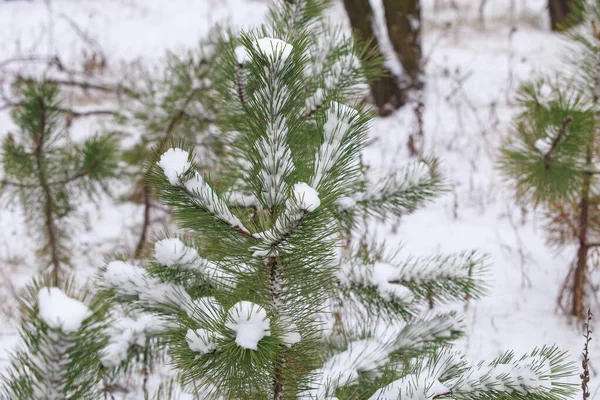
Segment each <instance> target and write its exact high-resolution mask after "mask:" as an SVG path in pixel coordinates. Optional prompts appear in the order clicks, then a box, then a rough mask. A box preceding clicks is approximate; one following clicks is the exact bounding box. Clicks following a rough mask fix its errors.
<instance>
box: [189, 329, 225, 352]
mask: <svg viewBox="0 0 600 400" xmlns="http://www.w3.org/2000/svg"><path fill="white" fill-rule="evenodd" d="M217 338H220V335H219V334H218V333H217V332H213V331H210V330H208V329H203V328H199V329H195V330H193V329H188V331H187V334H186V335H185V340H186V342H187V343H188V346H189V347H190V350H192V351H195V352H197V353H200V354H208V353H212V352H213V351H215V350H216V349H217V345H216V344H215V339H217Z"/></svg>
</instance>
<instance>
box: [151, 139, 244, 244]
mask: <svg viewBox="0 0 600 400" xmlns="http://www.w3.org/2000/svg"><path fill="white" fill-rule="evenodd" d="M157 164H158V166H159V167H160V168H161V169H162V171H163V173H164V176H165V177H166V178H167V180H168V182H169V183H170V185H171V186H173V187H177V188H181V189H183V190H184V191H185V194H186V199H187V201H188V202H189V204H190V205H192V206H195V207H198V208H200V209H201V210H203V211H205V212H207V213H210V214H212V215H213V216H214V217H215V218H217V219H219V220H221V221H222V222H224V223H226V224H229V225H230V226H231V227H232V228H234V229H236V230H239V231H240V232H242V233H244V234H249V231H248V230H247V229H246V228H245V227H244V225H243V224H242V223H241V221H240V220H239V218H237V217H236V216H235V215H233V213H232V212H231V211H230V210H229V207H228V206H227V204H226V203H225V201H224V200H223V199H221V197H219V195H218V194H217V193H216V192H215V191H214V190H213V188H212V187H211V186H210V185H209V184H208V182H206V181H205V180H204V178H203V177H202V176H201V175H200V174H199V173H198V172H197V171H194V172H191V171H190V170H191V167H192V163H191V161H190V154H189V153H188V152H187V151H184V150H182V149H179V148H171V149H169V150H167V151H166V152H165V153H164V154H163V155H162V156H161V157H160V159H159V161H158V163H157ZM190 175H191V176H190Z"/></svg>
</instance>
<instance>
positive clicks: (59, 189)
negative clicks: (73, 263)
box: [0, 82, 118, 285]
mask: <svg viewBox="0 0 600 400" xmlns="http://www.w3.org/2000/svg"><path fill="white" fill-rule="evenodd" d="M21 95H22V99H21V101H19V103H18V104H17V105H16V106H15V108H14V110H13V112H12V117H13V120H14V122H15V123H16V125H17V127H18V129H19V131H18V132H17V133H14V134H13V133H9V135H8V136H7V138H6V139H5V140H4V143H3V145H2V165H3V169H4V175H5V179H3V180H1V181H0V189H2V194H3V195H5V196H10V195H16V196H18V198H19V199H20V201H21V204H22V206H23V209H24V211H25V213H26V215H27V217H28V223H29V225H30V228H31V232H32V233H34V235H35V236H38V237H39V238H40V240H41V242H42V246H41V248H40V250H39V253H40V256H41V258H42V259H43V261H44V262H45V263H46V265H48V266H49V268H50V270H51V276H52V281H53V284H54V285H58V282H59V280H60V277H61V275H62V274H63V273H64V270H65V267H66V266H67V265H69V251H68V247H67V242H68V237H69V234H68V229H67V227H66V226H65V222H64V221H65V218H66V217H68V216H69V214H70V213H72V212H73V209H74V207H75V203H76V202H75V200H74V199H73V195H74V194H77V193H83V194H86V195H92V194H94V193H96V192H98V190H99V189H102V188H103V184H104V182H105V180H106V179H107V178H110V177H112V176H113V174H114V170H115V168H116V160H117V158H118V156H117V146H116V142H115V140H114V139H113V138H112V137H111V136H109V135H103V136H93V137H91V138H89V139H87V140H86V141H85V142H84V143H83V144H81V145H75V144H70V143H69V142H68V141H67V138H66V137H65V129H66V125H65V124H66V121H65V118H66V116H67V114H68V110H65V109H63V108H61V104H60V100H59V92H58V89H57V87H56V86H54V85H52V84H49V83H45V82H42V83H28V84H25V86H24V87H23V88H22V92H21Z"/></svg>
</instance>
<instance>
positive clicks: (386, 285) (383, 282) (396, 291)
mask: <svg viewBox="0 0 600 400" xmlns="http://www.w3.org/2000/svg"><path fill="white" fill-rule="evenodd" d="M394 281H396V282H397V283H392V282H394ZM371 284H372V285H374V286H376V287H377V292H378V293H379V295H380V296H381V297H383V298H384V299H385V300H388V301H389V300H391V299H392V298H393V299H395V300H398V301H400V302H402V303H406V304H410V303H412V301H413V300H414V298H415V296H414V295H413V294H412V292H411V291H410V289H408V288H407V287H406V286H402V284H400V283H398V274H397V268H395V267H394V266H392V265H390V264H387V263H383V262H376V263H375V264H374V265H373V270H372V275H371Z"/></svg>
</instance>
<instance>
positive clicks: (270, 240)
mask: <svg viewBox="0 0 600 400" xmlns="http://www.w3.org/2000/svg"><path fill="white" fill-rule="evenodd" d="M320 205H321V200H320V199H319V193H318V192H317V191H316V190H315V189H314V188H312V187H311V186H309V185H308V184H306V183H305V182H298V183H296V184H295V185H294V187H293V190H292V193H291V196H290V197H289V198H288V199H287V201H286V207H285V210H284V212H283V213H282V215H280V216H279V217H278V218H277V221H275V226H274V227H272V228H271V229H269V230H267V231H264V232H260V233H255V234H253V235H252V236H253V237H255V238H257V239H261V240H262V241H263V243H261V244H259V245H256V246H252V247H251V250H252V251H254V256H255V257H263V256H266V255H268V254H272V253H273V252H276V251H277V250H276V247H277V246H279V245H280V244H282V243H283V242H284V241H285V240H286V238H288V237H289V236H290V235H292V234H293V233H294V232H296V231H297V230H298V228H299V227H300V224H301V222H302V219H303V218H304V216H305V215H306V214H307V213H309V212H312V211H314V210H316V209H317V208H318V207H319V206H320Z"/></svg>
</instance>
